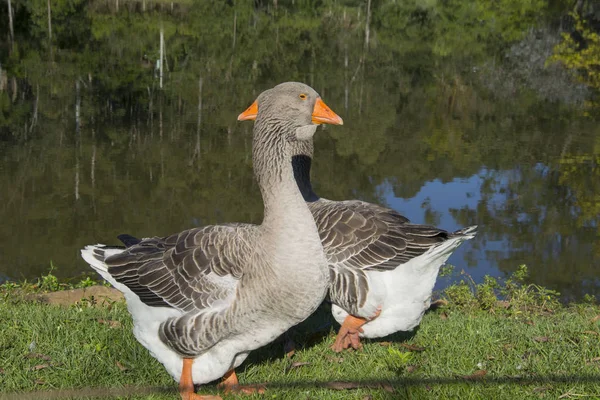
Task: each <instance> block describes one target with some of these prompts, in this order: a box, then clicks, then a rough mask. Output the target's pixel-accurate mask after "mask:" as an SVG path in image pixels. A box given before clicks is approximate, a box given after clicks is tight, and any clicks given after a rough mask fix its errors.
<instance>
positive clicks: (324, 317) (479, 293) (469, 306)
mask: <svg viewBox="0 0 600 400" xmlns="http://www.w3.org/2000/svg"><path fill="white" fill-rule="evenodd" d="M525 276H526V269H524V268H522V269H520V270H519V271H518V272H517V273H516V274H515V276H513V277H512V278H511V279H508V280H507V281H505V282H502V283H499V282H498V281H497V280H495V279H492V278H486V280H485V281H484V283H482V284H480V285H475V284H474V283H473V282H472V281H470V280H469V278H468V276H463V280H462V281H461V282H459V283H457V284H455V285H453V286H451V287H450V288H448V289H447V290H446V291H445V292H444V293H443V294H442V296H443V297H444V298H445V300H446V302H447V304H445V305H443V306H441V307H438V308H437V309H435V310H432V311H430V312H428V313H427V314H426V315H425V317H424V318H423V321H422V323H421V325H420V327H419V328H418V329H417V330H416V331H415V332H413V333H411V334H404V335H395V336H394V337H391V338H385V339H382V340H380V341H366V342H365V345H364V349H363V350H362V351H355V352H344V353H342V354H335V353H333V352H332V351H331V350H330V348H329V347H330V346H331V345H332V344H333V339H334V333H335V329H336V328H337V326H332V325H330V324H329V321H330V316H329V311H328V307H327V306H323V307H322V309H321V310H320V311H319V312H318V313H317V314H316V315H315V316H313V317H311V318H310V319H309V320H307V321H305V323H303V324H302V325H300V326H299V327H297V329H296V330H294V332H293V333H292V334H291V337H293V339H294V341H295V342H296V352H295V354H294V355H293V356H292V357H291V358H290V357H286V355H285V350H284V342H283V340H279V341H277V342H275V343H273V344H271V345H269V346H267V347H266V348H263V349H261V350H260V351H257V352H254V353H253V354H251V356H250V357H249V359H248V360H247V361H246V362H245V363H244V364H243V365H242V366H241V367H240V368H239V370H238V375H239V378H240V381H241V382H242V383H262V382H266V383H268V384H267V392H266V394H265V395H262V396H260V395H256V396H255V397H256V398H262V399H267V398H268V399H361V400H364V399H405V398H406V399H409V398H417V399H418V398H461V399H464V398H467V399H469V398H474V399H481V398H494V399H496V398H499V399H515V398H532V399H538V398H548V399H556V398H561V399H566V398H581V397H591V398H599V397H600V325H599V324H600V323H599V321H600V307H598V305H596V304H595V301H594V299H593V298H589V299H587V300H588V302H587V303H585V304H576V305H561V304H560V303H559V302H558V301H557V294H556V293H554V292H551V291H548V290H545V289H543V288H540V287H537V286H535V285H525V284H524V283H523V281H524V278H525ZM43 282H46V283H47V284H46V288H50V289H52V288H56V285H55V282H54V281H53V280H52V279H50V278H48V277H45V279H44V278H42V279H40V281H39V282H38V283H30V284H27V285H22V284H21V285H16V284H5V285H3V286H2V287H0V398H15V399H17V398H18V399H26V398H36V399H37V398H91V397H101V396H107V397H108V396H110V397H120V398H148V399H177V398H178V395H177V392H176V390H177V385H176V383H175V382H174V381H173V380H172V379H171V377H170V376H169V375H167V373H166V372H165V371H164V369H163V367H162V366H161V365H160V364H159V363H158V362H157V361H156V360H154V359H153V358H152V357H151V356H150V355H149V353H148V352H147V351H146V349H144V348H143V347H142V346H141V345H139V344H138V343H137V342H136V340H135V339H134V337H133V335H132V333H131V328H132V324H131V319H130V317H129V314H128V312H127V309H126V306H125V305H124V304H123V303H121V302H115V303H110V304H107V303H105V304H98V303H96V302H95V301H93V299H87V300H84V301H82V302H80V303H78V304H76V305H74V306H70V307H62V306H50V305H45V304H38V303H35V302H31V301H29V300H27V296H26V294H27V293H28V292H31V291H39V290H43V289H41V287H42V286H43V285H41V284H40V283H43ZM88 284H89V282H88ZM200 393H202V394H216V393H218V391H217V390H216V388H215V386H214V385H206V386H203V387H201V389H200ZM235 397H236V396H224V398H226V399H227V398H235ZM244 398H247V397H244ZM250 398H254V397H252V396H251V397H250Z"/></svg>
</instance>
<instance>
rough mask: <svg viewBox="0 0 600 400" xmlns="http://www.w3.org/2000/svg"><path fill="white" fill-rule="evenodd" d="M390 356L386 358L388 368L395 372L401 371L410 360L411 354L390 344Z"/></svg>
mask: <svg viewBox="0 0 600 400" xmlns="http://www.w3.org/2000/svg"><path fill="white" fill-rule="evenodd" d="M388 354H389V355H390V357H387V358H386V362H387V365H388V368H389V369H391V370H392V371H395V372H397V373H400V372H402V371H403V370H404V369H405V368H406V367H407V366H408V365H409V364H410V362H411V361H412V359H413V354H412V353H410V352H403V351H400V350H398V349H396V348H394V347H392V346H390V347H388Z"/></svg>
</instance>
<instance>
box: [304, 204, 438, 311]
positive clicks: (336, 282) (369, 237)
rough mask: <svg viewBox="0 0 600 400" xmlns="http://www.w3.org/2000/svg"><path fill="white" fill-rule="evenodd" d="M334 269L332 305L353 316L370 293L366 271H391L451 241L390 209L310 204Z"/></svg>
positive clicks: (356, 205) (369, 205) (331, 271)
mask: <svg viewBox="0 0 600 400" xmlns="http://www.w3.org/2000/svg"><path fill="white" fill-rule="evenodd" d="M309 208H310V210H311V212H312V213H313V217H314V219H315V222H316V224H317V228H318V230H319V235H320V237H321V241H322V243H323V249H324V251H325V255H326V257H327V260H328V262H329V266H330V277H331V282H332V284H331V290H330V297H331V299H332V301H333V302H335V303H336V304H338V305H339V306H341V307H342V308H344V309H346V310H347V311H350V312H352V310H354V309H356V307H362V306H363V305H364V303H365V301H366V298H367V294H368V290H369V287H368V279H367V277H366V272H367V271H389V270H393V269H395V268H397V267H399V266H400V265H401V264H404V263H406V262H408V261H409V260H410V259H412V258H414V257H417V256H419V255H421V254H423V253H425V252H426V251H427V250H429V249H430V248H431V247H432V246H435V245H436V244H438V243H441V242H443V241H444V240H446V239H448V236H449V233H448V232H446V231H444V230H442V229H438V228H435V227H432V226H427V225H415V224H411V223H410V221H409V220H408V219H407V218H406V217H404V216H402V215H400V214H399V213H397V212H396V211H394V210H391V209H389V208H386V207H381V206H378V205H375V204H371V203H366V202H363V201H359V200H349V201H329V200H326V199H319V200H318V201H315V202H313V203H309Z"/></svg>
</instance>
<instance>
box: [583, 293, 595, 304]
mask: <svg viewBox="0 0 600 400" xmlns="http://www.w3.org/2000/svg"><path fill="white" fill-rule="evenodd" d="M583 303H584V304H591V305H595V304H597V303H598V300H597V299H596V296H594V295H593V294H589V293H586V294H585V295H584V296H583Z"/></svg>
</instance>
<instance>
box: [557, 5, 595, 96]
mask: <svg viewBox="0 0 600 400" xmlns="http://www.w3.org/2000/svg"><path fill="white" fill-rule="evenodd" d="M571 17H572V18H573V20H574V22H575V30H576V31H577V32H578V33H579V34H580V35H581V39H580V40H579V41H575V39H574V37H573V35H572V34H570V33H563V34H562V39H563V40H562V42H560V43H559V44H557V45H556V46H555V47H554V54H553V55H552V57H550V58H549V59H548V63H551V62H558V63H562V64H563V65H564V66H565V67H566V68H567V69H568V70H570V71H571V72H572V73H573V75H574V76H575V77H576V78H577V80H578V81H579V82H581V83H583V84H585V85H587V86H589V87H590V88H592V89H594V90H595V91H596V92H598V91H600V35H599V34H598V33H596V32H594V31H593V30H592V29H591V28H590V27H589V24H588V22H587V21H586V20H584V19H583V18H581V17H580V16H579V15H577V14H576V13H571Z"/></svg>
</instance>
